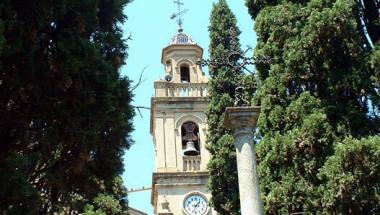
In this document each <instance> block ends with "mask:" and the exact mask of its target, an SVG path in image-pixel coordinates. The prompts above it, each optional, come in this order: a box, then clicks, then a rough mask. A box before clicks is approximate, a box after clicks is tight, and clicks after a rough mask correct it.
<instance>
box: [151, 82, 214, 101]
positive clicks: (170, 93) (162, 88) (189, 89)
mask: <svg viewBox="0 0 380 215" xmlns="http://www.w3.org/2000/svg"><path fill="white" fill-rule="evenodd" d="M154 88H155V94H156V95H155V96H156V97H206V96H207V83H173V82H166V81H156V82H155V83H154Z"/></svg>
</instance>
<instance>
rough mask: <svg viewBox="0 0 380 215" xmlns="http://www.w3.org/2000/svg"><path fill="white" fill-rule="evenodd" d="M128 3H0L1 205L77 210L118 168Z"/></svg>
mask: <svg viewBox="0 0 380 215" xmlns="http://www.w3.org/2000/svg"><path fill="white" fill-rule="evenodd" d="M128 2H129V0H85V1H70V0H58V1H56V0H54V1H53V0H48V1H23V0H14V1H11V0H3V1H1V2H0V139H1V143H0V176H1V179H2V183H0V199H1V201H0V210H1V211H2V212H1V213H3V214H37V213H38V214H52V213H53V212H63V211H66V212H69V211H79V212H81V211H83V208H84V205H85V204H87V203H90V204H91V203H92V201H93V198H94V197H96V196H98V194H99V193H106V194H107V195H110V196H113V198H116V199H118V200H117V201H119V200H121V199H124V198H125V197H126V194H125V192H124V193H123V194H122V195H119V194H116V193H115V192H114V191H112V189H111V187H112V186H113V185H112V184H113V182H114V180H115V178H116V177H117V176H118V175H119V174H120V173H121V172H122V171H123V166H122V155H123V151H124V150H125V149H127V148H129V146H130V144H131V139H130V136H129V134H130V132H131V131H132V129H133V128H132V123H131V120H132V117H133V115H134V111H133V108H132V107H131V106H130V102H131V100H132V93H131V91H130V81H129V80H128V79H127V78H121V77H120V75H119V68H120V66H121V65H122V64H123V62H124V58H125V57H126V55H127V54H126V48H127V47H126V44H125V41H124V40H123V39H122V32H121V29H120V28H119V26H118V25H119V24H120V23H122V22H124V20H125V18H126V17H125V16H124V15H123V13H122V10H123V7H124V6H125V5H126V4H127V3H128Z"/></svg>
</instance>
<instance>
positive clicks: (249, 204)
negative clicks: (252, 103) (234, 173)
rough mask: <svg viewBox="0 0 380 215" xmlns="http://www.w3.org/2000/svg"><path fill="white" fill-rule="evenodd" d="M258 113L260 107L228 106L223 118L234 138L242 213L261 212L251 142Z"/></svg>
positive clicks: (253, 145) (255, 213) (261, 205)
mask: <svg viewBox="0 0 380 215" xmlns="http://www.w3.org/2000/svg"><path fill="white" fill-rule="evenodd" d="M259 113H260V107H231V108H230V107H229V108H227V110H226V115H225V118H224V126H225V127H226V128H228V129H231V130H232V131H233V134H234V138H235V147H236V159H237V167H238V178H239V196H240V208H241V214H242V215H262V214H263V203H262V200H261V196H260V186H259V177H258V175H257V170H256V168H257V163H256V154H255V144H254V142H253V129H254V128H255V127H256V122H257V119H258V117H259Z"/></svg>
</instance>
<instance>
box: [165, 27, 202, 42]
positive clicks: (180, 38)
mask: <svg viewBox="0 0 380 215" xmlns="http://www.w3.org/2000/svg"><path fill="white" fill-rule="evenodd" d="M195 44H197V43H196V42H194V40H193V38H191V37H190V36H189V35H187V34H186V33H184V32H183V30H182V29H180V30H178V33H177V34H176V35H175V36H174V37H173V38H172V40H171V41H170V45H195Z"/></svg>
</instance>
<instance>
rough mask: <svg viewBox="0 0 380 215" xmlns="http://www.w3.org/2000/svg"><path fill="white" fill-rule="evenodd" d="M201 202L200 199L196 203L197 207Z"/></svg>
mask: <svg viewBox="0 0 380 215" xmlns="http://www.w3.org/2000/svg"><path fill="white" fill-rule="evenodd" d="M199 203H201V200H200V199H199V200H198V203H197V204H196V205H195V207H198V205H199Z"/></svg>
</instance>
